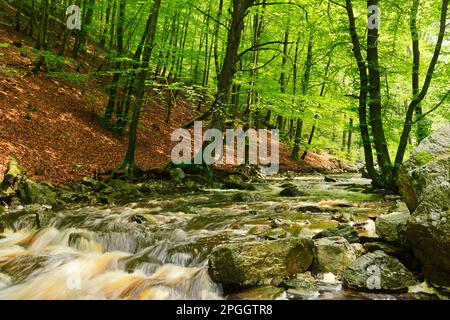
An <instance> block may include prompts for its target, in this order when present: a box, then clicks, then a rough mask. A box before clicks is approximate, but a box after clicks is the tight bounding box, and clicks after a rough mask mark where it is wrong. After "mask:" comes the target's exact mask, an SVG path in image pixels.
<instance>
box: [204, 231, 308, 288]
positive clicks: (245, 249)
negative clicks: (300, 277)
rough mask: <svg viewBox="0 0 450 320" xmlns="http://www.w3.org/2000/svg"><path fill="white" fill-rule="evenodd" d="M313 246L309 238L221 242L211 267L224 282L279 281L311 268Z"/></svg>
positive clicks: (228, 283)
mask: <svg viewBox="0 0 450 320" xmlns="http://www.w3.org/2000/svg"><path fill="white" fill-rule="evenodd" d="M313 250H314V243H313V241H312V240H311V239H307V238H288V239H282V240H275V241H260V242H236V243H227V244H221V245H218V246H217V247H215V248H214V249H213V250H212V252H211V255H210V257H209V269H208V271H209V274H210V276H211V278H212V279H213V280H214V281H215V282H218V283H222V284H224V285H237V286H250V285H262V284H273V285H278V284H280V283H281V281H282V280H284V279H286V278H289V277H291V276H293V275H295V274H297V273H302V272H305V271H306V270H308V269H309V267H310V266H311V265H312V263H313V259H314V251H313Z"/></svg>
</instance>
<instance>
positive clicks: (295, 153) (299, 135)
mask: <svg viewBox="0 0 450 320" xmlns="http://www.w3.org/2000/svg"><path fill="white" fill-rule="evenodd" d="M302 127H303V121H302V119H300V118H298V119H297V129H296V130H295V141H294V148H293V150H292V154H291V159H292V160H293V161H297V160H298V154H299V152H300V144H301V140H302Z"/></svg>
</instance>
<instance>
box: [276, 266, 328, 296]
mask: <svg viewBox="0 0 450 320" xmlns="http://www.w3.org/2000/svg"><path fill="white" fill-rule="evenodd" d="M314 282H315V280H314V278H313V277H312V276H311V274H310V273H309V272H307V273H300V274H298V275H296V276H295V277H293V278H291V279H288V280H286V281H285V282H284V286H286V287H288V290H287V293H288V294H289V295H290V296H291V297H293V298H294V299H303V300H307V299H313V298H316V297H318V296H319V295H320V293H319V291H317V289H316V287H315V285H314Z"/></svg>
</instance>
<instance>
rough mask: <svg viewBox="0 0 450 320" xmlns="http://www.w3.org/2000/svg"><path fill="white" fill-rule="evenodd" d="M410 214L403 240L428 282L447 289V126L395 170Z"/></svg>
mask: <svg viewBox="0 0 450 320" xmlns="http://www.w3.org/2000/svg"><path fill="white" fill-rule="evenodd" d="M398 184H399V187H400V191H401V193H402V195H403V196H404V198H405V201H406V204H407V205H408V208H409V209H410V211H411V213H412V215H411V217H410V218H409V220H408V224H407V226H406V231H405V237H406V241H407V243H408V244H409V245H410V246H411V247H412V248H413V250H414V253H415V255H416V257H417V258H418V259H419V260H420V261H421V263H422V265H423V270H424V274H425V277H426V278H427V280H429V281H430V282H432V283H434V284H436V285H441V286H447V287H448V286H450V124H448V125H446V126H444V127H443V128H442V129H441V130H438V131H436V132H435V133H434V134H433V135H431V136H430V137H428V138H427V139H425V140H424V141H423V142H422V143H421V144H420V145H419V146H418V147H417V149H416V150H415V151H414V152H413V153H412V155H411V158H410V160H409V161H407V162H405V163H404V164H403V165H402V167H401V168H400V170H399V179H398Z"/></svg>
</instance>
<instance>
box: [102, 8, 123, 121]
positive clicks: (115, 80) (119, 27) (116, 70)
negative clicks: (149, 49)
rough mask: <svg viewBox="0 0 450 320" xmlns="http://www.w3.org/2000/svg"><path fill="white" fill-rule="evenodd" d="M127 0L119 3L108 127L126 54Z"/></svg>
mask: <svg viewBox="0 0 450 320" xmlns="http://www.w3.org/2000/svg"><path fill="white" fill-rule="evenodd" d="M125 5H126V1H125V0H120V3H119V17H118V21H117V32H116V34H117V54H116V56H115V58H116V62H115V64H114V76H113V80H112V83H111V87H110V90H109V100H108V104H107V106H106V109H105V114H104V115H103V119H102V120H103V124H104V125H105V126H107V127H110V126H111V118H112V115H113V112H114V109H115V106H116V103H117V92H118V86H119V80H120V71H121V69H122V62H121V61H120V60H119V58H121V57H122V55H123V54H124V52H123V26H124V22H125Z"/></svg>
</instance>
